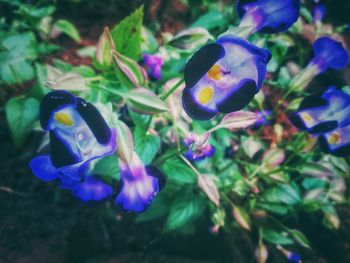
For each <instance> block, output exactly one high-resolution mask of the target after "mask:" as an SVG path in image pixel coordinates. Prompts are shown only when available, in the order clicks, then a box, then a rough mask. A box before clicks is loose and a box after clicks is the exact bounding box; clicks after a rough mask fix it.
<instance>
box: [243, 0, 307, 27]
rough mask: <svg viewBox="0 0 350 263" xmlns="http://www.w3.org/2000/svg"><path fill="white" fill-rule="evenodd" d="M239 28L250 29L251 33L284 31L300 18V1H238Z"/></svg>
mask: <svg viewBox="0 0 350 263" xmlns="http://www.w3.org/2000/svg"><path fill="white" fill-rule="evenodd" d="M237 12H238V15H239V16H240V17H241V18H242V21H241V24H240V27H252V32H257V31H259V32H261V33H277V32H283V31H286V30H287V29H288V28H290V27H291V26H292V25H293V24H294V23H295V22H296V21H297V20H298V18H299V16H300V0H283V1H276V0H240V1H239V2H238V4H237Z"/></svg>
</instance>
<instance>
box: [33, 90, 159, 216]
mask: <svg viewBox="0 0 350 263" xmlns="http://www.w3.org/2000/svg"><path fill="white" fill-rule="evenodd" d="M40 123H41V126H42V128H43V129H44V130H46V131H48V132H49V134H50V153H49V155H40V156H37V157H35V158H33V160H32V161H31V162H30V168H31V170H32V172H33V173H34V174H35V175H36V176H37V177H38V178H39V179H41V180H43V181H54V180H58V181H59V183H60V187H61V188H64V189H69V190H71V191H72V192H73V193H74V195H75V196H76V197H78V198H79V199H80V200H82V201H84V202H88V201H101V200H103V199H105V198H107V197H109V196H111V195H112V193H113V190H112V188H111V187H110V186H109V185H107V184H105V183H103V182H102V180H100V179H98V178H97V177H95V176H91V175H88V174H89V164H90V163H91V161H92V160H94V159H97V158H101V157H104V156H107V155H111V154H112V153H114V152H115V150H116V130H115V129H111V128H110V127H109V126H108V124H107V122H106V121H105V119H104V118H103V116H102V115H101V113H100V112H99V111H98V110H97V109H96V108H95V107H94V106H93V105H92V104H91V103H88V102H86V101H85V100H84V99H82V98H80V97H76V96H74V95H72V94H71V93H69V92H67V91H62V90H58V91H53V92H50V93H48V94H46V95H45V96H44V97H43V99H42V101H41V105H40ZM120 173H121V177H122V185H123V186H122V188H121V191H120V193H119V194H118V195H117V198H116V204H118V205H120V206H121V207H122V208H123V209H124V210H127V211H134V212H140V211H143V210H144V209H145V208H146V207H147V206H148V205H149V204H150V202H151V200H152V198H153V197H154V196H155V195H156V194H157V192H158V191H159V190H160V187H159V185H160V184H161V183H160V180H161V179H160V178H161V177H162V174H161V172H160V171H158V170H157V169H156V168H154V167H147V166H146V167H145V166H144V165H143V164H142V162H141V161H140V160H139V158H138V157H137V155H136V153H135V154H134V158H133V161H132V163H131V164H126V163H123V162H122V161H120ZM158 181H159V182H158Z"/></svg>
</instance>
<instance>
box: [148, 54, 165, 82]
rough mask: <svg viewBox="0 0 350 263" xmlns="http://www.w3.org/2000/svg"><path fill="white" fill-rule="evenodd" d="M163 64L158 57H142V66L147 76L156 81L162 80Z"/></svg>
mask: <svg viewBox="0 0 350 263" xmlns="http://www.w3.org/2000/svg"><path fill="white" fill-rule="evenodd" d="M163 63H164V61H163V59H162V58H161V57H160V56H158V55H150V54H144V55H143V65H144V66H145V68H146V71H147V74H148V75H149V76H150V77H152V78H154V79H156V80H160V79H161V78H162V66H163Z"/></svg>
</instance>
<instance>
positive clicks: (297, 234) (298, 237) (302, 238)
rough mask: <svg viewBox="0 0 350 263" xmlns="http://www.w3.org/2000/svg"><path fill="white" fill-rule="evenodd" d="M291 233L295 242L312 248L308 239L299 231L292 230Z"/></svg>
mask: <svg viewBox="0 0 350 263" xmlns="http://www.w3.org/2000/svg"><path fill="white" fill-rule="evenodd" d="M289 233H290V234H291V235H292V236H293V238H294V239H295V241H297V242H298V243H299V244H300V245H302V246H303V247H306V248H310V242H309V240H308V239H307V237H306V236H305V235H304V234H303V233H301V232H300V231H298V230H290V231H289Z"/></svg>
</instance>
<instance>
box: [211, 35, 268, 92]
mask: <svg viewBox="0 0 350 263" xmlns="http://www.w3.org/2000/svg"><path fill="white" fill-rule="evenodd" d="M216 43H218V44H220V45H225V44H226V43H232V44H234V45H238V46H241V47H242V48H244V49H246V50H247V51H248V52H250V53H251V55H253V56H254V58H255V63H256V68H257V70H258V83H257V87H256V88H257V91H256V92H258V91H259V90H260V88H261V85H262V83H263V81H264V79H265V75H266V67H267V63H269V61H270V59H271V52H270V51H269V50H267V49H264V48H259V47H257V46H255V45H253V44H251V43H249V42H248V41H246V40H245V39H242V38H239V37H236V36H233V35H223V36H222V37H220V38H219V39H218V40H217V41H216Z"/></svg>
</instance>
